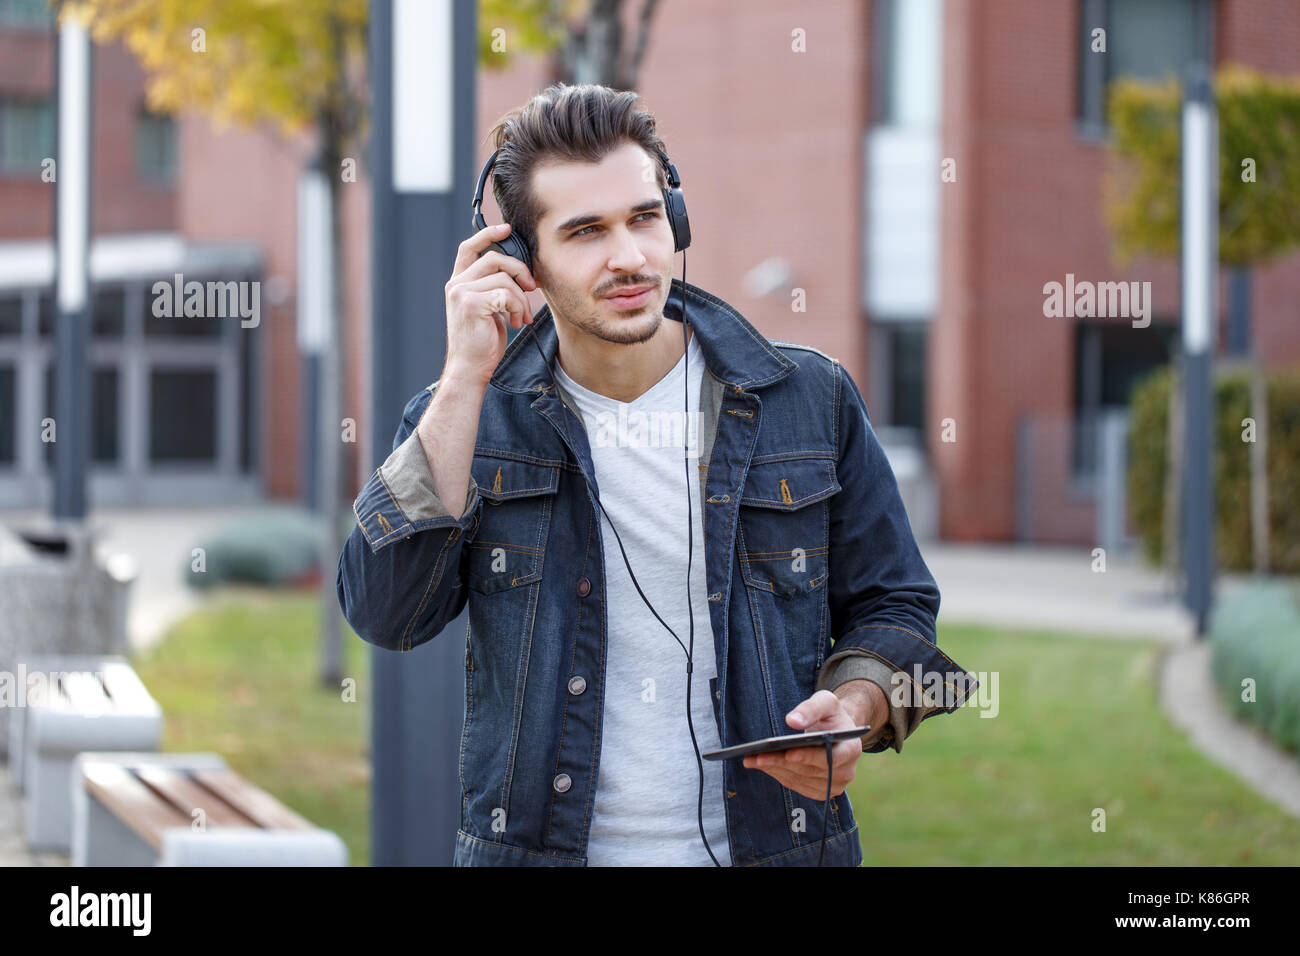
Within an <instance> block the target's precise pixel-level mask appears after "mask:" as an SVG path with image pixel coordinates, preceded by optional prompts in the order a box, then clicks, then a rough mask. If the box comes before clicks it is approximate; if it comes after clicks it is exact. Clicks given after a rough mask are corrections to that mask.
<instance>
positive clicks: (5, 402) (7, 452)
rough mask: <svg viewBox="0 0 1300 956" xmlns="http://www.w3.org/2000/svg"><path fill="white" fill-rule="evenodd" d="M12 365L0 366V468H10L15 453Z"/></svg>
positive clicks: (16, 382) (15, 398) (16, 402)
mask: <svg viewBox="0 0 1300 956" xmlns="http://www.w3.org/2000/svg"><path fill="white" fill-rule="evenodd" d="M14 371H15V370H14V366H13V364H12V363H8V362H6V363H3V364H0V466H2V467H6V468H12V467H13V465H14V461H15V457H14V456H15V454H16V453H17V443H16V442H15V441H14V432H15V431H16V428H15V426H16V425H17V424H18V391H17V384H18V379H17V377H16V376H15V374H14Z"/></svg>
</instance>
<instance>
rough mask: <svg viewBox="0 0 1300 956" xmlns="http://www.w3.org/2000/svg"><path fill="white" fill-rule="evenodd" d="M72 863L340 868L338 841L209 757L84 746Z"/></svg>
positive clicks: (343, 854)
mask: <svg viewBox="0 0 1300 956" xmlns="http://www.w3.org/2000/svg"><path fill="white" fill-rule="evenodd" d="M76 779H77V781H78V787H77V789H76V791H75V792H74V793H73V795H72V797H73V802H74V812H73V832H72V865H73V866H153V865H158V866H346V865H347V860H348V855H347V848H346V847H345V846H344V845H343V841H342V840H340V839H339V838H338V836H337V835H336V834H334V833H331V832H330V831H328V830H322V829H320V828H319V827H316V826H315V825H314V824H312V823H311V822H310V821H308V820H306V819H304V818H303V817H301V816H299V815H298V814H297V813H294V812H293V811H292V810H290V809H289V808H288V807H286V806H285V805H284V804H282V803H281V802H280V801H279V800H277V799H275V797H273V796H271V795H270V794H269V793H267V792H266V791H265V790H262V789H260V788H258V787H256V786H254V785H253V784H251V783H249V782H248V781H247V780H245V779H244V778H242V777H240V776H239V775H238V774H236V773H235V772H234V771H232V770H231V769H230V768H229V767H227V766H226V763H225V761H224V760H222V759H221V757H220V756H218V755H217V754H211V753H200V754H152V753H144V754H121V753H83V754H81V755H80V756H79V757H78V758H77V769H76Z"/></svg>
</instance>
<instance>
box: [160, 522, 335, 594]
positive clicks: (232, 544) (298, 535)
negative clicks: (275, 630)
mask: <svg viewBox="0 0 1300 956" xmlns="http://www.w3.org/2000/svg"><path fill="white" fill-rule="evenodd" d="M349 517H350V516H349ZM321 530H322V529H321V525H320V519H319V518H317V517H316V516H314V515H312V514H311V513H310V512H308V511H304V510H301V509H285V510H283V511H268V512H264V513H259V514H257V515H253V516H250V517H248V518H243V519H241V520H239V521H236V522H232V523H231V524H230V525H228V526H227V527H225V528H224V529H222V531H221V532H220V533H218V534H217V535H215V536H213V537H211V538H207V539H205V540H203V541H201V542H199V547H201V548H203V550H204V554H203V560H204V570H203V571H196V570H195V569H194V560H193V559H190V560H187V561H186V562H185V565H184V569H183V571H182V577H183V579H184V580H185V582H186V583H187V584H189V585H190V587H193V588H199V589H202V588H209V587H215V586H216V585H220V584H235V583H240V584H260V585H264V586H267V587H280V586H284V585H288V584H293V583H296V582H299V581H302V580H303V579H305V578H308V577H309V576H311V574H312V573H313V572H314V571H315V570H316V567H317V564H318V561H319V549H320V542H321Z"/></svg>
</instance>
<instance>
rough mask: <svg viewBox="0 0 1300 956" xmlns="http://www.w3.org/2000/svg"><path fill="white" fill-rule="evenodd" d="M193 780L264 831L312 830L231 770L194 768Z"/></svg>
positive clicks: (311, 827)
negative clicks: (264, 829)
mask: <svg viewBox="0 0 1300 956" xmlns="http://www.w3.org/2000/svg"><path fill="white" fill-rule="evenodd" d="M194 779H195V780H197V781H198V782H199V783H200V784H202V785H203V786H205V787H207V788H208V789H209V790H211V791H212V792H214V793H216V794H219V795H220V796H221V798H222V799H223V800H225V801H226V802H227V803H229V804H230V805H231V806H232V807H234V808H236V809H237V810H238V811H239V812H240V813H242V814H244V816H246V817H248V818H249V819H250V820H253V821H254V822H255V823H257V825H258V826H261V827H265V828H266V829H268V830H315V829H316V826H315V824H313V823H311V822H309V821H307V820H305V819H303V818H302V817H300V816H298V814H296V813H294V812H293V811H292V810H290V809H289V808H288V807H286V806H285V805H284V804H282V803H281V802H280V801H279V800H277V799H275V797H273V796H271V795H270V794H269V793H267V792H266V791H265V790H262V789H260V788H258V787H255V786H253V785H252V784H251V783H249V782H248V781H247V780H245V779H244V778H243V777H241V776H239V774H237V773H235V772H234V771H233V770H196V771H194Z"/></svg>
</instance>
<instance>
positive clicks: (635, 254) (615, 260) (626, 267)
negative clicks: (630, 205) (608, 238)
mask: <svg viewBox="0 0 1300 956" xmlns="http://www.w3.org/2000/svg"><path fill="white" fill-rule="evenodd" d="M614 243H615V247H614V249H613V251H612V252H611V253H610V256H609V263H608V265H609V268H610V271H612V272H637V271H639V270H640V269H641V267H642V266H644V265H645V263H646V258H645V253H644V252H642V251H641V246H640V244H639V243H638V242H637V239H636V236H635V235H634V234H633V233H632V230H631V229H628V228H627V227H626V226H624V227H623V228H622V229H618V230H615V232H614Z"/></svg>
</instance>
